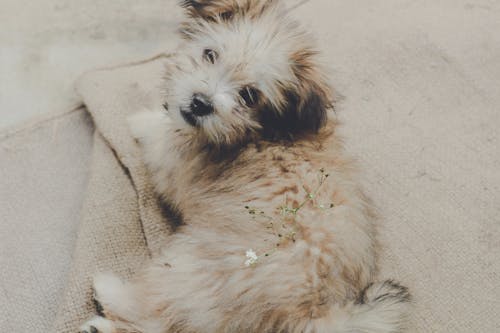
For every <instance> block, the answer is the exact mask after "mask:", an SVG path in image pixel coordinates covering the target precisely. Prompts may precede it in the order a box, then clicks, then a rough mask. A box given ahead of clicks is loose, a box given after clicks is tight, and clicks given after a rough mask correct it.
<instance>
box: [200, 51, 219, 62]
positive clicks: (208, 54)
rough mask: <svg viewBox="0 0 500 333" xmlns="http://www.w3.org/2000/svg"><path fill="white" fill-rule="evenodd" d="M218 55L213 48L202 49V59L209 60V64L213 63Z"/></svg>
mask: <svg viewBox="0 0 500 333" xmlns="http://www.w3.org/2000/svg"><path fill="white" fill-rule="evenodd" d="M218 57H219V55H218V54H217V52H215V51H214V50H211V49H205V50H203V59H205V60H206V61H208V62H210V63H211V64H215V62H216V61H217V58H218Z"/></svg>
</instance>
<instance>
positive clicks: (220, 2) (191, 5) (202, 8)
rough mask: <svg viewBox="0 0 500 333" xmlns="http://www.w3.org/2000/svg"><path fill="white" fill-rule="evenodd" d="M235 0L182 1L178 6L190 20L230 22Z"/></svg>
mask: <svg viewBox="0 0 500 333" xmlns="http://www.w3.org/2000/svg"><path fill="white" fill-rule="evenodd" d="M237 4H238V1H237V0H182V1H181V2H180V5H181V6H182V7H183V8H185V9H186V10H187V14H188V16H189V17H191V18H201V19H204V20H209V21H215V20H216V18H219V19H222V20H230V19H231V18H232V16H233V13H234V7H235V6H236V5H237Z"/></svg>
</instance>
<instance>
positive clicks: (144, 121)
mask: <svg viewBox="0 0 500 333" xmlns="http://www.w3.org/2000/svg"><path fill="white" fill-rule="evenodd" d="M170 122H171V120H170V118H169V117H168V115H167V114H165V113H164V112H162V111H160V110H148V111H142V112H139V113H136V114H133V115H131V116H128V117H127V123H128V126H129V129H130V132H131V133H132V136H133V137H134V138H135V139H136V140H138V141H139V142H141V143H144V142H146V143H153V142H154V140H155V139H160V138H161V136H162V135H163V131H164V130H165V127H167V126H168V124H169V123H170Z"/></svg>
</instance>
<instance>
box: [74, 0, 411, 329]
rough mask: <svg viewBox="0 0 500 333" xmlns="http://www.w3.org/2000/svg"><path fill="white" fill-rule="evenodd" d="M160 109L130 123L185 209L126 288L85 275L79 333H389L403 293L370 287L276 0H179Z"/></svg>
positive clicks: (304, 71)
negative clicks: (84, 313)
mask: <svg viewBox="0 0 500 333" xmlns="http://www.w3.org/2000/svg"><path fill="white" fill-rule="evenodd" d="M181 5H182V6H183V7H185V9H186V12H187V16H188V18H187V20H186V23H184V24H183V26H182V28H181V34H182V36H183V38H184V40H185V43H184V44H185V45H184V46H183V48H182V49H181V50H179V52H178V54H176V55H175V57H174V60H173V61H172V63H171V64H170V65H169V68H168V70H167V71H166V82H165V86H166V93H165V96H166V104H165V107H166V109H168V112H164V111H163V112H162V111H150V112H146V113H140V114H138V115H135V116H133V117H132V118H131V119H130V126H131V129H132V133H133V135H134V136H135V137H136V138H137V139H138V141H139V142H140V144H141V145H142V147H143V151H144V161H145V163H146V165H147V166H148V168H149V171H150V173H151V179H152V181H153V183H154V185H155V186H156V190H157V192H158V194H159V195H160V196H161V197H162V198H163V200H165V201H166V202H167V203H168V204H169V205H170V206H171V207H173V208H174V209H175V210H176V211H177V212H178V213H179V216H181V218H182V222H183V223H182V225H181V226H180V227H178V229H177V231H176V232H175V233H174V234H173V235H172V236H171V237H170V240H169V242H168V244H165V248H164V250H163V252H162V253H161V254H160V255H158V256H156V257H155V258H154V259H152V262H151V263H149V264H148V265H147V266H146V267H145V268H144V270H143V271H141V272H139V273H138V274H137V276H136V277H135V278H134V279H133V280H132V281H128V282H123V281H120V280H119V279H118V278H117V277H115V276H113V275H98V276H97V277H96V278H95V281H94V287H95V297H96V300H97V301H98V302H99V303H100V305H101V306H102V308H103V313H104V315H105V317H96V318H94V319H92V320H90V321H89V322H87V323H86V324H85V325H83V326H82V328H81V330H82V331H85V332H89V333H91V332H92V333H94V332H98V331H99V332H103V333H110V332H141V333H167V332H179V333H181V332H182V333H184V332H186V333H195V332H196V333H198V332H207V333H212V332H213V333H216V332H217V333H218V332H225V333H230V332H258V333H271V332H272V333H275V332H276V333H277V332H283V333H284V332H287V333H299V332H304V333H305V332H307V333H327V332H328V333H333V332H337V333H343V332H366V333H368V332H370V333H389V332H400V331H402V330H403V328H404V322H405V317H406V315H407V312H408V310H409V309H408V307H409V293H408V291H407V289H406V288H404V287H402V286H400V285H399V284H397V283H395V282H393V281H390V280H389V281H385V282H374V281H373V279H374V271H375V251H376V246H375V240H374V234H375V226H374V218H373V214H372V213H371V209H370V205H369V203H368V201H367V199H366V198H365V197H364V195H363V193H362V192H361V190H360V188H359V187H358V185H357V183H356V173H355V171H354V168H353V164H352V162H351V160H350V158H349V157H348V156H347V155H346V153H345V152H344V150H343V148H342V143H341V140H340V139H339V138H338V137H337V134H336V122H335V120H334V117H333V115H332V112H331V111H332V92H331V90H330V89H329V87H328V84H327V83H326V80H325V78H324V77H323V75H322V70H321V69H320V67H319V66H318V64H317V63H318V61H317V59H316V56H317V53H316V51H315V49H314V46H313V45H312V42H311V37H310V36H309V34H307V33H306V32H305V31H304V30H303V29H302V28H301V27H300V26H299V24H297V23H296V22H295V21H294V20H293V19H291V18H290V17H289V15H288V13H287V9H286V8H285V7H284V3H280V1H277V0H268V1H264V0H211V1H209V0H191V1H182V3H181Z"/></svg>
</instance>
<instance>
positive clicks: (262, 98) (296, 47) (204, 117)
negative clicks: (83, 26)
mask: <svg viewBox="0 0 500 333" xmlns="http://www.w3.org/2000/svg"><path fill="white" fill-rule="evenodd" d="M182 4H183V6H184V7H185V8H186V9H187V12H188V14H189V20H188V21H187V22H186V23H185V24H184V25H183V29H182V30H181V33H182V34H183V37H184V39H185V40H186V43H185V45H184V47H183V48H182V50H180V51H179V54H178V57H176V58H175V63H174V64H173V65H172V66H170V68H168V71H167V81H168V82H167V84H166V85H167V96H166V97H167V103H168V109H169V112H170V114H171V116H172V117H173V118H174V119H175V120H177V123H178V126H179V127H180V128H181V130H182V131H183V132H184V133H188V134H189V135H192V136H193V137H196V138H197V139H200V140H202V141H205V142H207V143H212V144H215V145H218V146H224V145H233V144H237V143H239V142H242V141H245V140H247V139H249V138H255V137H263V138H265V139H269V140H273V139H293V138H295V137H297V136H299V135H301V134H306V133H314V132H317V131H318V129H319V128H320V127H321V126H322V125H323V124H324V122H325V120H326V109H327V108H329V107H330V106H331V104H330V102H331V98H330V97H331V96H330V92H329V90H328V88H327V85H326V84H325V83H324V80H323V78H322V75H320V71H319V70H318V68H316V63H315V59H314V58H315V52H314V50H313V49H312V48H311V46H310V45H309V44H310V40H311V38H310V36H308V35H307V34H306V33H305V32H303V31H302V30H301V29H300V27H299V26H298V24H296V22H294V21H293V20H291V19H289V18H288V17H287V16H286V10H285V8H284V7H282V6H281V4H279V3H278V1H275V0H274V1H273V0H267V1H265V0H210V1H209V0H191V1H183V2H182Z"/></svg>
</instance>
